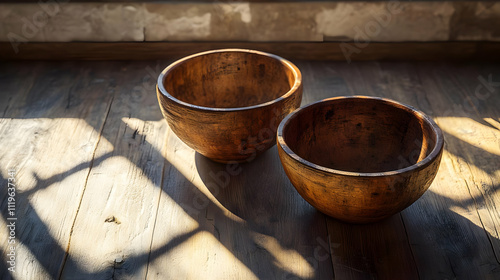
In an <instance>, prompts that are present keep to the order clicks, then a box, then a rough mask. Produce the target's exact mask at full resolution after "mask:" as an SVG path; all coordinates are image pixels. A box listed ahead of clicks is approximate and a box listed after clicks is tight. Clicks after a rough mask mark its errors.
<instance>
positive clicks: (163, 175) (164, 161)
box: [144, 129, 170, 280]
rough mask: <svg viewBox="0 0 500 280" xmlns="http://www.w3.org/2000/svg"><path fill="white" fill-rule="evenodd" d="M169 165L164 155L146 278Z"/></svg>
mask: <svg viewBox="0 0 500 280" xmlns="http://www.w3.org/2000/svg"><path fill="white" fill-rule="evenodd" d="M169 131H170V130H169V129H167V132H166V133H165V138H164V139H166V141H167V143H165V145H167V144H168V134H169ZM166 166H167V158H166V157H164V158H163V167H162V170H161V180H160V191H159V192H158V202H157V204H156V213H155V221H154V223H153V230H152V231H151V242H150V244H149V254H148V261H147V264H146V273H145V276H144V279H145V280H146V279H148V272H149V262H150V261H151V251H152V249H153V241H154V236H155V230H156V222H157V220H158V212H159V211H160V201H161V194H162V192H163V184H164V180H165V167H166Z"/></svg>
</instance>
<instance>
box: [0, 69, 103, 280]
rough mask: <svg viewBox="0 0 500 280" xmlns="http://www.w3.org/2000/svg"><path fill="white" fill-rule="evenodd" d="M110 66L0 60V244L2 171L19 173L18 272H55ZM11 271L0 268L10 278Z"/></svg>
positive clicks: (2, 240)
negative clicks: (0, 176)
mask: <svg viewBox="0 0 500 280" xmlns="http://www.w3.org/2000/svg"><path fill="white" fill-rule="evenodd" d="M107 72H109V68H106V64H105V63H99V64H96V65H93V66H92V67H89V65H87V66H80V65H77V64H74V63H57V64H52V63H44V64H41V63H38V64H35V65H33V64H24V63H23V64H3V65H2V66H1V70H0V79H1V82H0V83H1V97H0V99H1V100H2V103H1V106H2V119H1V121H0V139H1V140H0V142H1V143H2V145H1V147H2V148H1V149H0V166H1V168H2V170H1V172H2V180H1V187H0V198H1V201H0V205H1V207H0V208H1V214H2V219H0V224H1V226H2V231H1V234H0V244H2V245H1V247H2V255H3V256H4V257H5V254H4V252H5V251H4V250H6V249H7V245H6V244H7V243H6V226H5V223H6V222H7V220H6V218H8V217H9V216H7V181H6V179H5V178H7V170H8V169H10V168H12V169H14V170H15V171H16V172H15V173H16V175H15V176H14V177H15V180H16V185H17V194H16V196H15V198H16V217H17V218H18V220H17V221H16V233H17V235H16V238H17V244H16V245H17V250H16V253H17V260H16V272H15V273H14V274H13V276H14V277H15V278H16V279H48V278H57V277H58V276H59V273H60V270H61V268H62V265H63V263H64V261H65V259H66V257H67V256H66V250H67V248H68V246H69V242H70V238H71V231H72V229H73V225H74V221H75V217H76V215H77V213H78V209H79V204H80V201H81V199H82V196H83V194H84V190H85V182H86V179H87V177H88V174H89V170H90V169H89V167H90V166H91V161H92V157H93V152H94V150H95V147H96V144H97V142H98V140H99V138H100V135H101V131H100V130H101V128H102V126H103V124H104V121H105V119H106V114H107V110H108V104H109V103H110V100H111V97H112V96H111V95H110V94H109V92H108V90H109V89H110V88H112V87H113V86H112V85H110V84H109V81H108V80H104V81H101V79H102V77H103V76H104V75H107ZM8 275H9V274H8V271H5V270H2V271H0V278H2V279H7V278H8V277H7V276H8Z"/></svg>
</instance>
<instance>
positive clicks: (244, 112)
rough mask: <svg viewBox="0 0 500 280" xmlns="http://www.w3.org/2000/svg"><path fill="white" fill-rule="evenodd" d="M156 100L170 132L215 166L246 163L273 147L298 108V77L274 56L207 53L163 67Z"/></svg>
mask: <svg viewBox="0 0 500 280" xmlns="http://www.w3.org/2000/svg"><path fill="white" fill-rule="evenodd" d="M157 95H158V101H159V103H160V108H161V111H162V113H163V116H164V117H165V118H166V119H167V122H168V124H169V126H170V128H171V129H172V130H173V131H174V132H175V134H176V135H177V136H178V137H179V138H180V139H181V140H182V141H183V142H184V143H186V144H187V145H188V146H189V147H191V148H193V149H194V150H196V151H197V152H199V153H200V154H202V155H204V156H206V157H208V158H210V159H212V160H214V161H217V162H232V161H234V162H241V161H250V160H252V159H253V158H254V157H255V156H256V155H258V154H260V153H262V152H264V151H265V150H267V149H268V148H270V147H272V146H273V145H274V144H275V143H276V129H277V128H278V125H279V123H280V122H281V120H282V119H283V118H284V117H285V116H286V115H288V114H289V113H290V112H292V111H293V110H295V109H296V108H298V107H299V106H300V102H301V100H302V76H301V73H300V71H299V69H298V68H297V67H296V66H295V65H293V64H292V63H291V62H290V61H288V60H285V59H283V58H281V57H279V56H276V55H272V54H268V53H264V52H259V51H253V50H240V49H224V50H214V51H207V52H202V53H198V54H194V55H191V56H188V57H185V58H183V59H181V60H178V61H176V62H174V63H172V64H171V65H170V66H168V67H167V68H165V70H163V72H162V73H161V74H160V76H159V78H158V86H157Z"/></svg>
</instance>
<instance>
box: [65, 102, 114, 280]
mask: <svg viewBox="0 0 500 280" xmlns="http://www.w3.org/2000/svg"><path fill="white" fill-rule="evenodd" d="M113 100H114V95H113V96H111V100H110V102H109V105H108V108H107V110H106V116H105V117H104V121H103V123H102V125H101V127H100V129H99V135H98V137H97V141H96V144H95V147H94V150H93V152H92V159H91V160H90V165H89V171H88V172H87V176H85V183H84V184H83V190H82V194H81V196H80V201H79V202H78V207H77V208H76V213H75V218H74V219H73V223H72V224H71V229H70V231H69V239H68V245H67V246H66V250H65V254H64V259H63V261H62V264H61V267H60V269H59V273H58V277H57V279H61V277H62V273H63V271H64V266H65V265H66V261H67V260H68V257H69V248H70V246H71V236H72V235H73V230H74V227H75V224H76V220H77V219H78V213H79V212H80V207H81V205H82V201H83V197H84V195H85V190H86V189H87V183H88V180H89V177H90V172H92V168H93V167H94V160H95V154H96V151H97V148H98V147H99V143H100V142H101V138H102V133H103V131H104V127H105V126H106V121H107V120H108V116H109V112H110V111H111V105H112V104H113Z"/></svg>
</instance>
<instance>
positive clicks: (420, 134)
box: [283, 97, 438, 173]
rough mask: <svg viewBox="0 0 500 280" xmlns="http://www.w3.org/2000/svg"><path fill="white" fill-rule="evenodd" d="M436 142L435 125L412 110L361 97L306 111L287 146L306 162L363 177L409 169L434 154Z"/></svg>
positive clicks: (290, 124) (286, 133)
mask: <svg viewBox="0 0 500 280" xmlns="http://www.w3.org/2000/svg"><path fill="white" fill-rule="evenodd" d="M437 137H438V136H437V134H436V132H435V131H434V129H433V127H432V124H431V123H430V122H429V121H428V120H427V119H426V118H425V117H424V116H423V115H422V114H420V113H418V112H416V111H414V110H412V109H410V108H409V107H406V106H404V105H402V104H399V103H393V102H389V101H385V100H381V99H371V98H361V97H356V98H340V99H332V100H327V101H324V102H318V103H315V104H313V105H311V106H307V107H305V108H303V109H301V110H299V111H297V112H296V113H295V114H293V115H292V116H291V117H290V118H289V120H288V121H287V123H286V124H285V125H284V127H283V138H284V141H285V143H286V144H287V145H288V147H289V148H290V149H291V150H292V151H293V152H295V153H296V154H297V155H298V156H300V157H302V158H303V159H305V160H307V161H309V162H312V163H314V164H317V165H320V166H324V167H327V168H331V169H335V170H342V171H349V172H361V173H375V172H386V171H394V170H398V169H402V168H406V167H409V166H411V165H413V164H415V163H417V162H419V161H421V160H422V159H424V158H425V157H426V156H428V155H429V154H430V153H431V151H432V149H433V148H434V146H435V144H436V141H437Z"/></svg>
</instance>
